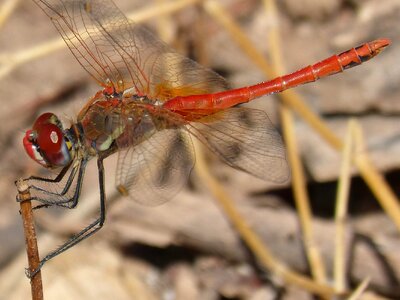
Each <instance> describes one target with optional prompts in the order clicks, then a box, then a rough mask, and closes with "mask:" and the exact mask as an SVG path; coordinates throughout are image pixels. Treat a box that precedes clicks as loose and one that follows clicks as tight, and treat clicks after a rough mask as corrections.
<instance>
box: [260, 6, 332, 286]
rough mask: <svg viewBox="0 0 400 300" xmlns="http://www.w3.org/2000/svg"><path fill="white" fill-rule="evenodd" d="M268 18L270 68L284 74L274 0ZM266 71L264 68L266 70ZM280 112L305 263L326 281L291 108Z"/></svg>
mask: <svg viewBox="0 0 400 300" xmlns="http://www.w3.org/2000/svg"><path fill="white" fill-rule="evenodd" d="M264 4H265V8H266V10H267V13H268V17H270V18H271V19H272V20H275V21H276V22H275V23H274V26H272V29H271V30H269V32H268V37H269V44H270V49H271V51H270V53H271V60H272V63H273V64H272V67H273V71H274V72H275V73H285V70H284V69H285V68H284V66H283V59H282V49H281V43H280V37H279V29H278V26H279V24H278V18H277V13H276V4H275V1H274V0H264ZM265 72H267V70H265ZM280 115H281V120H282V127H283V136H284V139H285V144H286V147H287V152H288V158H289V163H290V166H291V169H292V185H293V194H294V199H295V202H296V207H297V211H298V214H299V219H300V224H301V231H302V235H303V240H304V248H305V250H306V254H307V258H308V262H309V264H310V269H311V274H312V275H313V277H314V278H315V280H316V281H317V282H319V283H326V282H327V279H326V270H325V266H324V263H323V260H322V257H321V253H320V250H319V248H318V246H317V243H316V242H315V239H314V229H313V225H312V210H311V205H310V200H309V197H308V193H307V187H306V179H305V175H304V169H303V165H302V163H301V159H300V155H299V151H298V147H297V142H296V135H295V129H294V121H293V118H294V116H293V113H292V111H291V110H290V107H289V106H288V105H287V104H285V103H282V105H281V106H280Z"/></svg>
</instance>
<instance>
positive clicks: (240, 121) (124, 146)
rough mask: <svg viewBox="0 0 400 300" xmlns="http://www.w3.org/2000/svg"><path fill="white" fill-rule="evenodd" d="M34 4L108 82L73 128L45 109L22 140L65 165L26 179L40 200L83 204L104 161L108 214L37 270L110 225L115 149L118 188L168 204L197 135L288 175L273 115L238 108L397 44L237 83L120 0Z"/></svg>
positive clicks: (251, 163) (226, 155)
mask: <svg viewBox="0 0 400 300" xmlns="http://www.w3.org/2000/svg"><path fill="white" fill-rule="evenodd" d="M34 1H35V2H36V3H37V4H38V5H39V6H40V7H41V9H42V10H43V11H44V12H45V13H46V14H47V15H48V16H49V17H50V19H51V21H52V22H53V24H54V25H55V26H56V28H57V29H58V31H59V33H60V34H61V36H62V37H63V39H64V41H65V42H66V44H67V45H68V47H69V49H70V50H71V52H72V54H73V55H74V56H75V57H76V59H77V60H78V62H79V63H80V64H81V65H82V67H83V68H84V69H85V70H86V71H87V72H88V73H89V74H90V75H91V76H92V77H93V78H94V79H95V80H96V81H97V82H98V83H99V84H100V85H101V86H102V89H101V90H100V91H99V92H97V93H96V95H94V97H92V98H91V99H90V100H89V101H88V102H87V104H86V105H85V107H84V108H83V109H82V110H81V111H80V112H79V114H78V116H77V119H76V122H74V123H73V124H72V125H71V126H70V128H69V129H65V128H64V127H63V125H62V123H61V122H60V120H59V119H58V118H57V116H55V115H54V114H52V113H45V114H43V115H41V116H40V117H39V118H38V119H37V120H36V121H35V123H34V125H33V127H32V129H31V130H28V131H27V132H26V134H25V137H24V140H23V144H24V147H25V150H26V152H27V153H28V155H29V156H30V157H31V158H32V159H33V160H35V161H36V162H38V163H39V164H41V165H42V166H44V167H46V168H50V169H53V168H61V171H60V173H59V174H58V176H56V177H55V178H54V179H48V178H40V177H35V176H32V177H29V178H27V179H26V181H27V182H28V183H29V186H30V189H31V192H32V199H33V200H37V201H39V202H40V203H41V205H39V206H52V205H56V206H61V207H66V208H73V207H75V206H76V205H77V204H78V200H79V196H80V192H81V187H82V181H83V178H84V173H85V168H86V166H87V163H88V161H89V160H90V159H91V158H97V166H98V177H99V190H100V216H99V217H98V218H97V219H96V220H95V221H94V222H93V223H91V224H90V225H89V226H87V227H86V228H84V229H83V230H82V231H81V232H79V233H78V234H76V235H74V236H72V237H71V238H70V239H69V240H68V241H67V242H66V243H65V244H63V245H62V246H60V247H59V248H58V249H56V250H55V251H53V252H51V253H49V254H48V255H46V256H45V257H44V258H43V259H42V261H41V262H40V266H39V268H38V269H37V270H35V271H34V272H32V273H30V275H31V276H32V275H34V274H35V273H36V272H37V271H38V270H39V269H40V268H41V267H42V266H43V264H44V263H45V262H46V261H48V260H49V259H51V258H53V257H55V256H56V255H58V254H60V253H62V252H63V251H65V250H67V249H68V248H70V247H72V246H74V245H75V244H77V243H79V242H80V241H82V240H83V239H84V238H86V237H88V236H90V235H92V234H94V233H95V232H96V231H98V230H99V229H100V228H101V227H102V226H103V223H104V220H105V210H106V209H105V191H104V168H103V160H104V159H105V158H106V157H108V156H110V155H111V154H114V153H116V152H118V155H119V157H118V165H117V174H116V181H117V182H116V185H117V189H118V190H119V191H120V192H121V194H123V195H126V196H128V195H129V196H130V197H131V198H132V199H134V200H135V201H137V202H140V203H144V204H147V205H157V204H161V203H163V202H165V201H167V200H168V199H170V198H171V197H173V196H174V195H175V194H176V193H177V192H178V191H179V190H180V189H181V188H182V187H183V186H184V185H185V183H186V180H187V178H188V176H189V174H190V172H191V170H192V168H193V164H194V157H195V155H194V150H193V146H192V142H191V137H192V136H194V137H195V138H197V139H199V140H200V141H201V142H202V143H203V144H204V145H206V146H208V148H209V149H210V150H211V151H212V152H213V153H215V154H216V155H217V156H219V157H220V158H221V159H222V160H223V161H225V162H226V163H227V164H228V165H230V166H232V167H233V168H235V169H239V170H242V171H245V172H247V173H250V174H252V175H254V176H256V177H259V178H262V179H266V180H271V181H274V182H284V181H286V180H287V179H288V177H289V173H290V172H289V170H288V166H287V162H286V155H285V150H284V145H283V142H282V139H281V137H280V135H279V134H278V133H277V131H276V130H275V128H274V126H273V125H272V124H271V122H270V121H269V119H268V116H267V115H266V114H265V113H264V112H263V111H260V110H255V109H250V108H245V107H238V106H237V105H238V104H241V103H245V102H249V101H251V100H253V99H255V98H258V97H260V96H263V95H268V94H273V93H278V92H281V91H283V90H286V89H288V88H291V87H294V86H297V85H300V84H304V83H307V82H312V81H315V80H317V79H319V78H321V77H325V76H328V75H332V74H335V73H338V72H342V71H343V70H345V69H348V68H351V67H353V66H356V65H359V64H361V63H362V62H364V61H366V60H369V59H371V58H372V57H374V56H375V55H377V54H378V53H379V52H380V51H381V50H382V49H383V48H385V47H386V46H388V45H389V43H390V41H389V40H387V39H380V40H376V41H373V42H370V43H366V44H364V45H361V46H359V47H356V48H353V49H351V50H349V51H346V52H343V53H342V54H339V55H333V56H332V57H330V58H327V59H325V60H323V61H321V62H319V63H316V64H314V65H312V66H308V67H305V68H303V69H301V70H299V71H297V72H294V73H292V74H289V75H285V76H282V77H278V78H276V79H273V80H271V81H268V82H263V83H259V84H256V85H253V86H248V87H243V88H238V89H231V90H229V89H228V85H227V83H226V81H225V80H224V79H223V78H222V77H221V76H219V75H218V74H216V73H215V72H213V71H212V70H210V69H207V68H205V67H202V66H201V65H199V64H197V63H196V62H194V61H193V60H190V59H189V58H186V57H184V56H182V55H180V54H179V53H177V52H176V51H174V50H173V49H171V48H170V47H169V46H168V45H166V44H165V43H163V42H162V41H160V40H159V39H158V38H157V37H155V36H154V35H153V34H151V33H150V32H149V31H147V30H146V29H144V28H143V27H141V26H138V25H136V24H134V23H132V22H131V21H129V20H128V19H127V18H126V17H125V16H124V14H123V13H122V12H121V11H120V10H119V9H118V8H117V6H116V5H115V4H114V3H113V2H112V1H111V0H34Z"/></svg>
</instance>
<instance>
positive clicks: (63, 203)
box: [31, 159, 87, 209]
mask: <svg viewBox="0 0 400 300" xmlns="http://www.w3.org/2000/svg"><path fill="white" fill-rule="evenodd" d="M86 164H87V159H82V160H81V162H79V163H78V164H76V165H75V166H74V167H73V170H72V171H71V173H70V175H69V178H68V180H67V183H66V184H65V186H64V188H63V190H62V191H61V192H60V193H56V192H51V191H47V190H45V189H44V188H41V187H36V186H31V188H32V189H34V190H37V191H40V192H42V193H43V194H45V195H47V196H49V198H50V197H55V198H57V197H58V198H61V197H63V196H64V195H65V194H66V193H67V192H68V191H69V190H70V187H71V185H72V182H73V180H74V178H75V175H76V173H77V170H78V168H79V172H78V179H77V183H76V186H75V191H74V194H73V195H72V197H70V198H67V199H58V200H48V199H44V198H40V197H38V196H33V197H32V198H31V200H35V201H38V202H41V203H42V204H41V205H38V206H36V207H34V209H39V208H42V207H49V206H53V205H56V206H60V207H65V208H74V207H75V206H76V205H77V203H78V199H79V196H80V193H81V190H82V182H83V177H84V174H85V169H86ZM62 172H63V171H62ZM64 175H65V172H64ZM57 177H59V176H57ZM47 182H50V183H56V182H57V181H47Z"/></svg>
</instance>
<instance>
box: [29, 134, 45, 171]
mask: <svg viewBox="0 0 400 300" xmlns="http://www.w3.org/2000/svg"><path fill="white" fill-rule="evenodd" d="M23 145H24V148H25V151H26V153H28V155H29V157H30V158H32V159H33V160H34V161H36V162H38V163H39V164H41V165H42V166H44V167H48V164H47V162H46V161H45V160H44V159H43V156H42V154H40V152H39V151H38V147H37V145H36V132H34V131H32V130H28V131H27V132H26V134H25V136H24V139H23Z"/></svg>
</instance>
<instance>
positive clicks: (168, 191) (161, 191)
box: [116, 129, 194, 206]
mask: <svg viewBox="0 0 400 300" xmlns="http://www.w3.org/2000/svg"><path fill="white" fill-rule="evenodd" d="M193 165H194V151H193V145H192V141H191V139H190V136H189V134H188V133H187V132H185V131H182V130H179V129H164V130H162V131H157V132H156V133H154V134H153V136H151V137H150V138H148V139H146V140H145V141H143V142H141V143H140V144H138V145H136V146H133V147H129V148H127V149H122V150H121V151H120V152H119V156H118V165H117V175H116V180H117V182H116V184H117V189H118V190H119V191H120V192H121V193H122V194H123V195H125V196H130V197H131V198H132V199H134V200H135V201H136V202H138V203H142V204H145V205H151V206H155V205H159V204H162V203H164V202H166V201H168V200H169V199H171V198H172V197H173V196H174V195H175V194H176V193H177V192H179V191H180V190H181V189H182V188H183V186H184V185H185V184H186V183H187V180H188V177H189V175H190V172H191V170H192V169H193Z"/></svg>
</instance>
